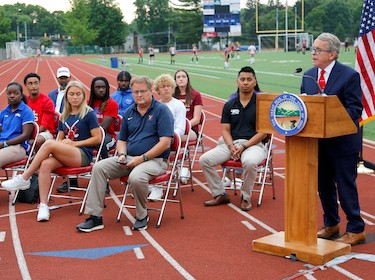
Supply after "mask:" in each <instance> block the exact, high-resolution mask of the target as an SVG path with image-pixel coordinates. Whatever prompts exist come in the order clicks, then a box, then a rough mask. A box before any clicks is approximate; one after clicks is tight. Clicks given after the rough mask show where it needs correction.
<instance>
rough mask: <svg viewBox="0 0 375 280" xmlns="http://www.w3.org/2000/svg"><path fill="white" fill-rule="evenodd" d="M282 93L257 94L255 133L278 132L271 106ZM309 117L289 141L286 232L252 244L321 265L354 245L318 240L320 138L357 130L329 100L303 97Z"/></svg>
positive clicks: (335, 100) (258, 249)
mask: <svg viewBox="0 0 375 280" xmlns="http://www.w3.org/2000/svg"><path fill="white" fill-rule="evenodd" d="M277 96H278V95H275V94H259V95H257V105H256V110H257V130H258V131H261V132H264V133H275V130H274V128H273V126H272V124H271V120H270V107H271V103H272V102H273V100H274V99H275V98H276V97H277ZM300 98H301V99H302V100H303V101H304V102H305V105H306V109H307V114H308V119H307V123H306V126H305V127H304V129H303V130H302V131H301V132H300V133H298V134H296V135H295V136H286V137H285V147H286V148H285V151H286V172H285V188H284V224H285V225H284V226H285V232H278V233H276V234H271V235H268V236H265V237H262V238H259V239H256V240H253V243H252V248H253V250H254V251H256V252H262V253H266V254H272V255H278V256H283V257H284V256H290V255H292V254H293V255H295V256H296V257H297V258H298V259H299V260H302V261H305V262H308V263H311V264H314V265H321V264H324V263H326V262H327V261H329V260H331V259H333V258H334V257H337V256H341V255H346V254H349V253H350V251H351V247H350V245H347V244H344V243H339V242H335V241H330V240H324V239H321V238H317V231H318V195H317V193H318V187H317V186H318V139H319V138H330V137H335V136H341V135H346V134H352V133H355V132H357V127H356V126H355V124H354V123H353V121H352V119H351V118H350V117H349V115H348V113H347V112H346V110H345V108H344V107H343V105H342V103H341V102H340V100H339V99H338V98H337V96H335V95H331V96H300Z"/></svg>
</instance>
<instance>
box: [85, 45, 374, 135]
mask: <svg viewBox="0 0 375 280" xmlns="http://www.w3.org/2000/svg"><path fill="white" fill-rule="evenodd" d="M118 57H119V58H123V57H124V55H119V56H118ZM125 59H126V62H127V63H128V64H129V66H126V67H125V66H124V65H122V64H121V63H119V68H118V69H119V70H124V69H125V70H127V71H129V72H130V73H131V74H136V75H147V76H149V77H150V78H152V79H154V78H156V77H157V76H159V75H160V74H165V73H169V74H171V75H172V76H173V75H174V73H175V72H176V70H178V69H185V70H186V71H188V73H189V74H190V79H191V83H192V85H193V87H194V88H195V89H197V90H198V91H200V92H202V93H205V94H209V95H213V96H216V97H220V98H223V99H225V100H226V99H227V98H228V97H229V95H230V94H232V93H233V92H235V91H236V90H237V86H236V77H237V73H238V71H239V69H240V68H241V67H243V66H247V65H250V63H249V55H248V53H247V52H244V51H243V52H241V58H240V59H239V60H237V59H230V60H229V63H230V68H229V69H224V58H223V53H222V52H206V53H199V63H191V54H190V53H179V54H177V56H176V64H175V65H171V64H170V60H169V55H168V54H156V56H155V63H154V64H153V65H149V64H148V56H147V55H145V56H144V63H143V64H138V56H137V55H128V54H127V55H126V56H125ZM85 60H87V61H90V62H92V63H96V64H101V65H104V66H107V67H111V64H110V59H109V57H106V60H105V61H103V60H100V59H99V58H87V59H85ZM339 61H340V62H341V63H344V64H346V65H348V66H350V67H353V68H354V65H355V55H354V52H353V50H351V51H350V52H348V53H345V52H342V53H341V54H340V57H339ZM251 66H252V67H253V68H254V70H255V72H256V74H257V80H258V84H259V86H260V88H261V90H262V91H263V92H269V93H282V92H283V91H286V92H290V93H296V94H298V93H299V87H300V84H301V77H298V76H295V75H293V73H294V72H295V69H296V68H299V67H300V68H302V69H303V71H305V70H307V69H308V68H310V67H311V66H312V62H311V55H310V53H306V54H305V55H302V54H301V53H300V54H297V53H296V52H288V53H286V52H276V51H264V52H261V53H257V54H256V57H255V63H254V64H253V65H251ZM364 138H366V139H370V140H374V141H375V122H370V123H368V124H366V125H365V126H364Z"/></svg>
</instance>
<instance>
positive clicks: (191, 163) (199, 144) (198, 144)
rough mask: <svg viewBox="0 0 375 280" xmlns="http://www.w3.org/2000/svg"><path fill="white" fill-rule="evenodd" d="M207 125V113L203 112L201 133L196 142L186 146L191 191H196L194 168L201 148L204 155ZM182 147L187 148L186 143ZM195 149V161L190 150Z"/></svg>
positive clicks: (199, 132) (200, 126)
mask: <svg viewBox="0 0 375 280" xmlns="http://www.w3.org/2000/svg"><path fill="white" fill-rule="evenodd" d="M205 124H206V113H205V112H204V111H203V110H202V115H201V120H200V122H199V125H198V126H199V131H198V135H197V139H196V140H194V141H189V142H188V143H187V145H186V148H185V151H186V152H185V153H186V154H187V160H188V163H189V164H188V168H189V173H190V174H189V178H188V179H189V180H190V186H191V191H194V184H193V172H192V171H193V168H194V162H195V159H196V157H197V154H198V151H199V148H201V153H202V154H203V153H204V144H203V129H204V126H205ZM182 146H185V143H184V142H183V143H182ZM191 148H194V153H193V159H192V160H191V159H190V149H191Z"/></svg>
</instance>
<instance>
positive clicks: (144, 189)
mask: <svg viewBox="0 0 375 280" xmlns="http://www.w3.org/2000/svg"><path fill="white" fill-rule="evenodd" d="M130 84H131V87H132V90H133V92H132V94H133V97H134V101H135V104H133V105H132V106H131V107H129V109H128V110H126V111H125V114H124V118H123V121H122V125H121V130H120V135H119V138H118V141H117V146H116V148H117V152H118V156H114V157H110V158H107V159H103V160H101V161H99V162H98V163H97V164H95V165H94V167H93V171H92V176H91V182H90V184H91V187H90V190H89V193H88V197H87V203H86V207H85V213H86V214H89V215H90V217H89V218H88V219H86V221H84V222H83V223H81V224H79V225H77V230H79V231H83V232H91V231H93V230H99V229H102V228H104V226H103V220H102V213H103V207H104V196H105V191H106V186H107V179H116V178H120V177H123V176H129V179H128V183H129V185H130V187H131V189H132V192H133V195H134V199H135V205H136V221H135V223H134V226H133V230H143V229H146V228H147V221H148V214H147V196H148V181H149V180H151V179H153V178H155V177H156V176H158V175H160V174H163V173H164V172H165V171H166V169H167V168H168V166H167V158H168V156H169V151H170V146H171V140H172V137H173V133H174V131H173V116H172V113H171V111H170V110H169V109H168V107H167V106H165V105H164V104H162V103H160V102H159V101H156V100H155V99H154V98H153V96H152V93H151V86H152V84H151V80H150V79H149V78H147V77H142V76H139V77H135V78H133V79H132V80H131V82H130Z"/></svg>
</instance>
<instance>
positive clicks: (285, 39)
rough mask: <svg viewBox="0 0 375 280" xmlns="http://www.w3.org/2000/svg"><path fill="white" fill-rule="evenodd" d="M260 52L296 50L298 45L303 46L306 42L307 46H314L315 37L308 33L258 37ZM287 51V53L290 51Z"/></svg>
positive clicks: (262, 35)
mask: <svg viewBox="0 0 375 280" xmlns="http://www.w3.org/2000/svg"><path fill="white" fill-rule="evenodd" d="M257 37H258V46H259V51H262V50H263V51H264V50H276V51H277V50H284V51H285V50H286V46H287V47H288V50H292V51H294V50H296V47H297V43H298V44H299V46H301V44H302V42H303V41H304V40H306V46H307V48H309V47H310V46H312V44H313V41H314V37H313V35H311V34H308V33H287V34H285V33H282V34H261V35H258V36H257ZM288 50H287V51H288Z"/></svg>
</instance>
